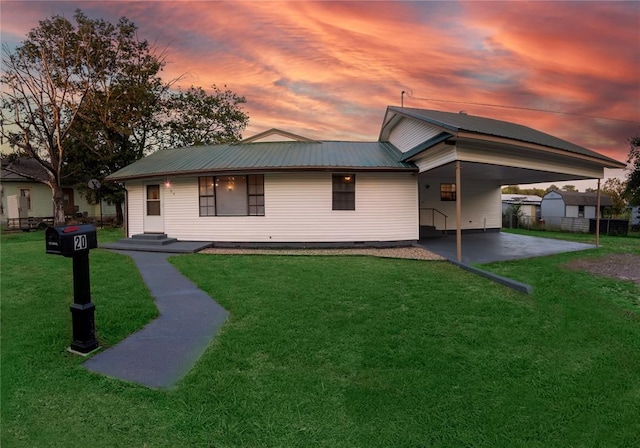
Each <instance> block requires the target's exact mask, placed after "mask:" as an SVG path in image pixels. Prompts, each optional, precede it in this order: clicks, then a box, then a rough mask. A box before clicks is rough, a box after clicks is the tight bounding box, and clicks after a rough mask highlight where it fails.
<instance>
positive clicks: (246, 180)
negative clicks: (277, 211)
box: [198, 174, 266, 218]
mask: <svg viewBox="0 0 640 448" xmlns="http://www.w3.org/2000/svg"><path fill="white" fill-rule="evenodd" d="M223 177H224V178H227V177H236V178H243V179H244V183H245V186H246V197H245V207H246V208H245V214H244V215H225V214H223V215H221V214H219V212H218V190H217V189H218V187H219V183H218V179H219V178H223ZM252 178H253V179H256V178H260V179H261V181H262V182H261V185H262V188H261V190H262V193H249V192H250V191H251V187H250V180H251V179H252ZM202 179H210V180H211V182H212V184H213V194H212V195H202V194H201V190H200V184H201V182H202ZM205 182H207V181H205ZM253 185H259V184H253ZM264 196H265V195H264V174H245V175H239V176H236V175H234V174H227V175H222V176H198V216H200V217H211V216H214V217H220V218H224V217H232V218H233V217H235V218H237V217H244V216H265V209H266V207H265V200H264ZM210 197H213V198H214V206H213V209H214V211H213V214H211V215H209V214H207V215H203V214H202V206H201V205H200V204H201V202H200V201H201V199H202V198H210ZM250 197H262V201H261V202H262V204H256V205H250V199H249V198H250ZM205 207H207V208H210V207H211V206H205ZM252 207H256V211H255V213H252V212H251V208H252ZM260 208H261V210H260ZM260 211H261V212H262V213H260Z"/></svg>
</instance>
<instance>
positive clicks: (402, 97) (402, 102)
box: [400, 90, 404, 107]
mask: <svg viewBox="0 0 640 448" xmlns="http://www.w3.org/2000/svg"><path fill="white" fill-rule="evenodd" d="M400 107H404V90H403V91H402V92H401V93H400Z"/></svg>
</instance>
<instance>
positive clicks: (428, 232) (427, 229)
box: [420, 226, 445, 239]
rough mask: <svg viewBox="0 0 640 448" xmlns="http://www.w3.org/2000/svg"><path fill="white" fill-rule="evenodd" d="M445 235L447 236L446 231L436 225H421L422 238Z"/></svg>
mask: <svg viewBox="0 0 640 448" xmlns="http://www.w3.org/2000/svg"><path fill="white" fill-rule="evenodd" d="M443 236H445V233H444V232H443V231H442V230H438V229H436V228H435V226H420V239H424V238H441V237H443Z"/></svg>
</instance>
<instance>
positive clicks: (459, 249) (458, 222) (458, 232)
mask: <svg viewBox="0 0 640 448" xmlns="http://www.w3.org/2000/svg"><path fill="white" fill-rule="evenodd" d="M460 190H461V189H460V161H459V160H456V257H457V259H458V263H462V199H461V194H460V193H461V191H460Z"/></svg>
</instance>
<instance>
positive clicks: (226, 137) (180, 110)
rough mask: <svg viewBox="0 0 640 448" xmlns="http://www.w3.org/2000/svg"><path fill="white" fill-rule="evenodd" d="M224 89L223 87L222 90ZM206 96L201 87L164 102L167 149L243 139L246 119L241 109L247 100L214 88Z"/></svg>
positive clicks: (179, 92) (170, 97)
mask: <svg viewBox="0 0 640 448" xmlns="http://www.w3.org/2000/svg"><path fill="white" fill-rule="evenodd" d="M225 87H226V86H225ZM211 88H212V93H211V94H208V93H207V92H205V90H204V89H203V88H202V87H193V86H192V87H190V88H189V89H188V90H186V91H177V92H174V93H171V94H170V96H169V99H168V101H167V114H168V117H167V130H168V135H167V137H168V145H169V146H170V147H184V146H199V145H213V144H219V143H229V142H235V141H238V140H240V139H241V138H242V135H241V132H242V131H243V130H244V129H245V128H246V126H247V123H248V121H249V116H248V115H247V114H246V113H245V112H244V111H243V110H242V109H241V108H240V105H241V104H243V103H246V102H247V100H246V99H245V98H244V97H242V96H238V95H236V94H235V93H233V92H232V91H230V90H228V89H227V90H224V91H222V90H220V89H219V88H218V87H217V86H216V85H215V84H214V85H213V86H211Z"/></svg>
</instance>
